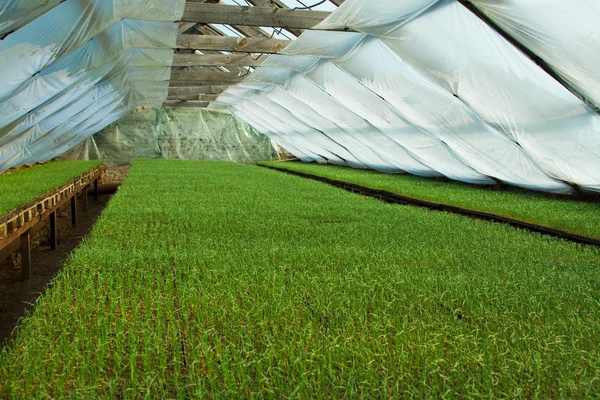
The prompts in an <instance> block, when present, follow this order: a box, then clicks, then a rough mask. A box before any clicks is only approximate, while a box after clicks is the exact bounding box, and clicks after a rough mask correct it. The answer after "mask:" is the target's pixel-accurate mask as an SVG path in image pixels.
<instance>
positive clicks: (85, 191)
mask: <svg viewBox="0 0 600 400" xmlns="http://www.w3.org/2000/svg"><path fill="white" fill-rule="evenodd" d="M81 195H82V196H83V211H84V212H88V210H89V207H88V187H87V186H86V187H84V188H83V191H82V192H81Z"/></svg>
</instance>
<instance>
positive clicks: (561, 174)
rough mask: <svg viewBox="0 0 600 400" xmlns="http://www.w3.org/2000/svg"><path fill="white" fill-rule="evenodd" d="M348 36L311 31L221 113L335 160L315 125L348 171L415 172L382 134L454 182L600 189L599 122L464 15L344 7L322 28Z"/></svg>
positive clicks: (448, 4) (453, 5)
mask: <svg viewBox="0 0 600 400" xmlns="http://www.w3.org/2000/svg"><path fill="white" fill-rule="evenodd" d="M484 2H485V1H484ZM388 3H389V4H388ZM346 27H350V28H352V29H355V30H357V31H359V32H363V33H350V32H317V31H308V32H307V33H305V34H303V35H302V36H301V37H300V38H298V39H297V40H296V41H295V42H294V43H292V44H291V45H290V46H289V47H288V48H287V49H285V50H284V51H283V52H282V53H284V54H286V56H287V57H289V58H288V59H284V58H282V56H271V57H270V58H269V59H268V60H267V61H266V62H265V64H264V66H263V67H259V68H258V69H257V70H256V72H255V74H253V75H251V76H250V77H249V78H247V79H246V80H245V81H244V82H243V83H242V84H241V85H240V86H242V87H246V86H248V85H250V87H252V85H258V84H260V85H263V86H262V87H256V89H257V90H256V91H255V92H253V93H252V92H248V91H246V93H244V92H238V93H236V92H235V89H234V88H230V89H228V90H227V91H226V92H225V93H224V94H223V95H222V96H220V97H219V99H218V101H219V105H216V106H217V107H221V106H222V107H226V108H228V109H230V110H231V111H232V112H234V113H238V114H239V115H240V118H245V119H247V120H249V121H248V122H249V123H255V124H257V125H258V126H261V127H262V128H263V129H265V130H267V131H268V132H269V133H270V134H272V135H277V138H279V139H280V140H282V141H285V140H288V145H289V146H290V147H293V148H294V149H295V150H296V151H297V152H298V153H301V155H302V157H305V158H306V159H310V158H314V155H317V154H319V155H320V156H321V157H323V158H324V159H325V160H327V161H330V162H336V161H337V160H336V161H331V160H329V159H328V157H327V155H326V152H327V151H331V150H332V148H331V147H330V148H329V149H328V150H325V148H326V146H325V143H324V142H321V143H317V142H314V141H313V143H312V144H313V147H312V149H311V150H312V153H313V154H312V155H311V154H310V152H311V151H310V150H309V147H308V146H307V145H305V144H304V143H305V142H306V140H309V141H310V140H311V139H308V137H309V136H308V135H307V134H306V132H308V130H307V129H306V127H307V126H308V127H309V128H312V129H311V132H313V137H316V135H315V133H316V134H319V133H320V136H321V137H326V138H327V139H330V140H332V141H333V142H334V143H336V144H337V145H339V146H340V147H342V149H343V150H345V151H346V153H344V151H342V154H343V156H340V158H341V159H342V162H347V161H348V160H350V162H349V163H350V164H352V163H354V164H356V162H357V161H358V162H359V164H358V165H356V166H360V164H363V165H365V166H368V167H371V168H379V169H382V167H383V168H386V166H385V165H384V164H385V163H388V164H389V165H391V166H392V168H400V169H403V170H406V171H408V172H412V173H414V172H415V171H411V170H410V168H407V166H406V165H402V164H401V163H400V162H399V160H398V159H394V158H393V157H390V158H386V157H385V156H383V153H384V151H383V150H382V148H383V147H384V143H389V142H378V141H377V140H374V138H375V136H373V134H372V132H374V130H373V129H375V130H376V131H378V134H381V135H382V136H386V137H388V138H390V139H391V140H393V141H394V142H396V143H397V144H398V145H400V146H402V148H403V149H404V150H405V153H403V154H405V155H406V154H408V155H410V156H412V157H413V158H414V159H415V160H416V161H418V162H420V163H421V164H422V165H423V166H425V167H427V168H429V169H430V170H431V171H436V172H438V173H440V174H443V175H445V176H448V177H451V178H452V179H457V180H462V181H465V182H470V183H492V182H493V181H491V180H490V179H489V178H488V177H492V178H494V179H496V180H500V181H502V182H504V183H508V184H512V185H516V186H520V187H524V188H529V189H535V190H543V191H549V192H555V193H569V192H570V191H571V188H570V186H569V185H568V184H566V183H565V182H568V183H571V184H575V185H578V186H580V187H582V188H584V189H586V190H596V191H597V190H599V186H598V183H599V182H600V179H598V176H597V174H598V173H599V172H598V171H600V168H598V166H597V165H598V164H597V161H596V158H597V157H598V155H599V154H600V148H599V147H598V146H597V141H598V137H600V135H598V134H597V130H596V129H597V128H596V126H597V125H598V123H597V121H596V119H597V116H596V115H595V114H594V113H593V112H592V111H591V110H590V109H589V108H588V107H586V106H585V105H584V104H583V103H582V102H581V101H579V99H577V98H575V97H574V96H573V95H572V94H571V93H569V92H568V91H567V90H565V89H564V88H563V87H562V86H561V85H559V84H558V83H557V82H556V81H554V80H553V79H552V78H551V77H550V76H548V75H547V74H545V73H544V72H543V71H542V70H541V69H540V68H539V67H537V66H536V65H535V64H534V63H533V62H531V61H530V60H529V59H527V58H526V57H525V56H524V55H523V54H522V53H521V52H520V51H518V50H517V49H516V48H514V47H513V46H512V45H511V44H510V43H509V42H507V41H506V40H505V39H503V38H502V37H501V36H500V35H498V34H497V33H495V32H494V31H493V29H492V28H490V27H489V26H487V25H486V24H484V23H483V22H482V21H480V20H479V19H478V18H477V17H476V16H475V15H473V14H472V13H471V12H470V11H469V10H467V9H466V8H464V7H463V6H462V5H461V4H459V3H457V2H455V1H449V0H448V1H408V2H396V1H393V2H392V1H389V2H388V1H383V2H370V1H366V0H348V1H346V2H345V3H344V4H343V5H342V6H341V7H340V8H339V9H338V11H336V12H335V13H333V14H332V15H331V16H330V17H329V18H328V19H326V20H325V21H324V22H323V23H322V24H320V25H319V26H318V28H322V29H344V28H346ZM364 33H369V34H370V35H375V37H374V36H370V37H369V36H365V35H364ZM432 38H435V39H436V40H432ZM461 44H462V45H461ZM440 55H441V56H440ZM315 58H321V59H322V61H317V62H315ZM282 70H287V71H288V72H284V71H282ZM302 77H303V78H302ZM303 79H305V80H306V82H305V81H303ZM307 82H311V83H312V84H314V86H315V87H310V85H309V84H308V83H307ZM269 83H271V84H273V85H276V87H277V88H269V89H267V88H266V86H265V85H268V84H269ZM316 88H319V89H320V90H321V91H322V92H320V91H318V90H316ZM249 93H252V94H251V95H249ZM265 98H266V100H267V101H268V103H266V104H264V99H265ZM223 99H224V100H225V101H222V100H223ZM299 100H300V101H299ZM259 102H263V103H260V105H261V106H262V110H261V109H258V108H257V104H259ZM273 104H275V105H277V106H278V107H279V109H277V108H275V109H270V108H269V107H272V105H273ZM281 109H283V110H286V111H287V114H286V113H282V112H281ZM332 110H333V112H332ZM348 112H351V113H352V114H355V115H356V116H358V117H359V118H362V119H363V120H364V121H366V122H359V121H358V120H357V119H356V118H352V117H349V115H350V114H348ZM365 124H366V125H365ZM365 129H368V130H370V131H369V132H367V131H365ZM365 132H367V134H366V135H365ZM382 136H378V137H382ZM359 138H360V139H359ZM274 140H277V139H274ZM294 140H295V142H294ZM419 141H421V142H420V145H419ZM303 144H304V145H303ZM315 145H316V147H315ZM363 145H364V147H363ZM284 146H285V145H284ZM321 150H324V151H321ZM319 151H321V152H320V153H319ZM331 153H333V154H338V153H336V152H335V151H331ZM348 155H349V156H350V157H351V158H348V159H347V158H346V157H348ZM344 156H346V157H344ZM402 158H404V157H402ZM381 161H384V162H383V163H381ZM401 165H402V167H401ZM586 166H587V170H586ZM590 167H591V168H590ZM563 181H565V182H563Z"/></svg>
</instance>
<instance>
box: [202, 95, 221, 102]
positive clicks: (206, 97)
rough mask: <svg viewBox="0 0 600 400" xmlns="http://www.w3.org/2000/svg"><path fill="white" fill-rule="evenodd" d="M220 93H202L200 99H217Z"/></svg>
mask: <svg viewBox="0 0 600 400" xmlns="http://www.w3.org/2000/svg"><path fill="white" fill-rule="evenodd" d="M219 96H220V95H219V94H200V95H198V98H197V100H198V101H216V100H217V97H219Z"/></svg>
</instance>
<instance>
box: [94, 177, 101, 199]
mask: <svg viewBox="0 0 600 400" xmlns="http://www.w3.org/2000/svg"><path fill="white" fill-rule="evenodd" d="M94 199H95V200H96V201H98V200H100V193H99V192H98V179H96V180H94Z"/></svg>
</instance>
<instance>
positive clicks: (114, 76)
mask: <svg viewBox="0 0 600 400" xmlns="http://www.w3.org/2000/svg"><path fill="white" fill-rule="evenodd" d="M183 6H184V1H182V0H177V1H176V2H175V3H169V4H167V3H166V2H161V1H159V0H149V1H147V0H117V1H114V2H104V1H98V0H67V1H66V2H64V3H62V4H60V5H59V6H57V7H56V8H54V9H53V10H51V11H49V12H48V13H46V14H44V15H43V16H41V17H39V18H38V19H36V20H34V21H33V22H31V23H30V24H28V25H26V26H24V27H23V28H21V29H19V30H18V31H16V32H13V33H12V34H10V35H9V36H7V38H6V39H5V40H4V41H2V42H1V43H0V55H1V56H3V57H17V58H18V62H17V64H18V65H15V63H6V62H0V76H4V77H8V76H9V75H11V76H10V77H9V79H6V80H3V81H2V83H0V93H2V95H1V96H0V98H1V97H4V98H3V99H0V111H1V112H0V116H1V117H0V171H3V170H5V169H6V168H10V167H13V166H18V165H22V164H25V163H30V162H36V161H39V160H41V159H43V158H45V157H46V156H47V155H50V154H53V155H54V156H55V155H58V154H60V152H61V151H66V150H68V149H69V148H70V147H72V146H74V145H76V144H77V143H79V142H81V141H82V140H85V138H86V137H88V136H89V135H91V134H93V133H95V132H94V131H93V130H94V129H96V128H99V127H100V128H99V129H102V128H103V127H104V126H106V125H108V124H110V123H111V122H113V121H114V120H113V121H108V120H107V119H110V118H119V117H121V116H122V115H124V114H126V113H127V112H129V111H130V110H131V109H133V108H134V107H136V106H140V105H148V106H155V107H160V106H161V105H162V103H163V102H164V100H165V99H166V97H167V91H168V80H169V77H170V65H171V64H172V59H173V50H172V48H173V47H174V44H175V41H176V37H177V26H178V24H177V23H175V22H174V21H176V20H179V19H180V17H181V15H182V13H183ZM31 50H33V52H31ZM19 67H20V68H19ZM17 87H18V89H17V90H14V89H15V88H17ZM11 88H12V89H11ZM98 90H101V91H102V92H103V93H104V91H106V96H103V97H99V96H98V95H97V94H96V95H94V93H95V92H96V91H98ZM108 99H111V100H110V101H109V100H108ZM107 101H108V103H107ZM74 103H79V105H80V106H85V107H86V108H87V109H89V110H96V112H95V113H91V114H89V113H87V112H84V111H81V110H79V111H78V109H77V107H74V106H73V105H74ZM54 114H57V115H60V116H61V117H62V118H64V120H70V123H68V124H61V125H60V126H56V127H52V128H50V126H52V121H55V120H56V118H52V117H53V116H54ZM73 121H79V123H78V124H73ZM86 135H88V136H86Z"/></svg>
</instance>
